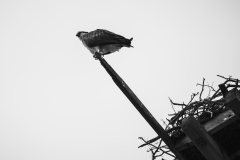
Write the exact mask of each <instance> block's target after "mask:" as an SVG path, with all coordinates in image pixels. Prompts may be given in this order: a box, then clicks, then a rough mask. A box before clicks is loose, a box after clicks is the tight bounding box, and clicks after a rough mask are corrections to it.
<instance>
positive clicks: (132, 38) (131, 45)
mask: <svg viewBox="0 0 240 160" xmlns="http://www.w3.org/2000/svg"><path fill="white" fill-rule="evenodd" d="M132 40H133V38H130V39H129V41H130V47H132V48H133V46H132V45H131V42H132Z"/></svg>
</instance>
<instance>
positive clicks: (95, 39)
mask: <svg viewBox="0 0 240 160" xmlns="http://www.w3.org/2000/svg"><path fill="white" fill-rule="evenodd" d="M82 38H83V41H84V42H85V44H86V45H87V46H88V47H95V46H103V45H107V44H120V45H126V46H129V47H130V46H131V40H132V39H130V40H129V39H126V38H125V37H123V36H120V35H118V34H115V33H113V32H110V31H107V30H103V29H97V30H95V31H92V32H89V33H87V34H85V35H83V37H82Z"/></svg>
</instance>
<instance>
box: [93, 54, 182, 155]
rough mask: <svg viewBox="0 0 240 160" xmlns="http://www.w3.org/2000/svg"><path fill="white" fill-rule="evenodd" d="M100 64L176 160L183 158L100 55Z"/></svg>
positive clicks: (165, 133)
mask: <svg viewBox="0 0 240 160" xmlns="http://www.w3.org/2000/svg"><path fill="white" fill-rule="evenodd" d="M97 58H98V60H99V61H100V63H101V65H102V66H103V67H104V68H105V69H106V71H107V72H108V74H109V75H110V76H111V77H112V79H113V81H114V82H115V84H116V85H117V86H118V87H119V88H120V90H121V91H122V92H123V93H124V94H125V96H126V97H127V98H128V99H129V100H130V102H131V103H132V104H133V105H134V106H135V108H136V109H137V110H138V111H139V113H140V114H141V115H142V116H143V117H144V119H145V120H146V121H147V122H148V124H149V125H150V126H151V127H152V128H153V130H154V131H155V132H156V133H157V134H158V135H159V136H160V138H162V140H163V141H164V142H165V144H166V145H167V146H168V147H169V149H170V150H171V151H172V152H173V153H174V154H175V155H176V157H177V159H178V160H184V159H183V157H182V155H181V154H180V153H179V152H178V151H177V150H176V148H175V147H174V144H173V142H172V140H171V139H170V137H169V135H168V134H167V132H166V131H165V130H164V129H163V128H162V126H161V125H160V124H159V123H158V122H157V120H156V119H155V118H154V117H153V115H152V114H151V113H150V112H149V111H148V109H147V108H146V107H145V106H144V104H143V103H142V102H141V101H140V100H139V99H138V97H137V96H136V95H135V94H134V93H133V91H132V90H131V89H130V88H129V87H128V85H127V84H126V83H125V82H124V81H123V79H122V78H121V77H120V76H119V75H118V74H117V73H116V72H115V71H114V70H113V68H112V67H111V66H110V65H109V64H108V63H107V61H106V60H105V59H103V58H102V57H101V56H100V55H98V56H97Z"/></svg>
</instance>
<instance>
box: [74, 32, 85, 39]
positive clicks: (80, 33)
mask: <svg viewBox="0 0 240 160" xmlns="http://www.w3.org/2000/svg"><path fill="white" fill-rule="evenodd" d="M86 33H88V32H85V31H80V32H78V33H77V34H76V36H77V37H79V38H80V37H81V36H82V35H84V34H86Z"/></svg>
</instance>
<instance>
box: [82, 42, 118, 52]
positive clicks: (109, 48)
mask: <svg viewBox="0 0 240 160" xmlns="http://www.w3.org/2000/svg"><path fill="white" fill-rule="evenodd" d="M83 44H84V42H83ZM84 46H85V47H86V48H87V49H88V50H89V51H90V52H91V53H92V54H95V53H96V52H97V53H99V54H101V55H105V54H110V53H113V52H116V51H119V50H120V49H121V48H122V46H121V45H119V44H107V45H103V46H95V47H88V46H87V45H86V44H84Z"/></svg>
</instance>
